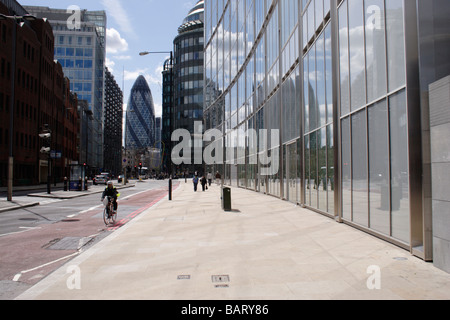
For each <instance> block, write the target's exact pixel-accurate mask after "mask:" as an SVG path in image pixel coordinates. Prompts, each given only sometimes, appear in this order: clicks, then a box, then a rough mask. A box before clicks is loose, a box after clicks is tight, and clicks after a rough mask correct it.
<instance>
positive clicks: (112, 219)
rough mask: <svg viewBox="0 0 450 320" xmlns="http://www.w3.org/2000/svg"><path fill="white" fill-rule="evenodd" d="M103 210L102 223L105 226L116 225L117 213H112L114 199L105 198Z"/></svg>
mask: <svg viewBox="0 0 450 320" xmlns="http://www.w3.org/2000/svg"><path fill="white" fill-rule="evenodd" d="M104 205H105V209H104V210H103V221H104V222H105V225H106V226H109V225H114V224H115V223H116V218H117V212H116V211H114V198H112V197H106V198H105V200H104Z"/></svg>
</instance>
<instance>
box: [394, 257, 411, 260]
mask: <svg viewBox="0 0 450 320" xmlns="http://www.w3.org/2000/svg"><path fill="white" fill-rule="evenodd" d="M394 260H397V261H407V260H408V258H404V257H395V258H394Z"/></svg>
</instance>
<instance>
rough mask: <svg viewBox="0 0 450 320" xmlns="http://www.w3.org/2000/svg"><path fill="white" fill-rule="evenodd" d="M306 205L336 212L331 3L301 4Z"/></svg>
mask: <svg viewBox="0 0 450 320" xmlns="http://www.w3.org/2000/svg"><path fill="white" fill-rule="evenodd" d="M301 15H302V27H303V32H302V35H303V41H302V51H303V120H304V121H303V122H304V123H303V126H304V137H303V138H304V167H305V176H304V190H305V205H306V206H307V207H311V208H314V209H317V210H319V211H321V212H324V213H329V214H330V215H333V216H334V215H335V210H334V192H335V191H334V190H335V188H334V132H333V70H332V43H331V23H330V17H331V15H330V6H329V1H323V0H311V1H305V0H304V1H302V10H301Z"/></svg>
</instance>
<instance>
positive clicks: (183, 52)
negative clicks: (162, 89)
mask: <svg viewBox="0 0 450 320" xmlns="http://www.w3.org/2000/svg"><path fill="white" fill-rule="evenodd" d="M203 26H204V1H203V0H200V1H198V2H197V3H196V5H195V6H194V7H193V8H192V9H191V10H190V11H189V13H188V15H187V16H186V18H185V19H184V20H183V23H182V24H181V26H180V27H179V28H178V36H177V37H176V38H175V39H174V42H173V43H174V48H175V50H174V51H175V54H174V66H173V77H174V79H173V92H174V106H173V112H172V119H171V120H172V124H171V130H172V131H174V130H177V129H185V130H188V131H189V132H190V133H191V135H193V134H194V132H195V131H196V128H194V124H195V122H203V45H204V33H203ZM167 83H170V82H167ZM164 122H165V119H164ZM165 124H166V123H164V125H165ZM164 134H165V133H164V132H163V135H164ZM195 147H198V148H201V147H202V146H194V148H195ZM194 148H193V149H192V158H193V155H194V152H195V151H194ZM175 170H177V171H178V172H179V173H181V172H186V171H189V172H191V173H193V172H195V171H200V172H201V171H203V167H202V166H201V165H185V166H180V167H177V168H174V167H172V171H175Z"/></svg>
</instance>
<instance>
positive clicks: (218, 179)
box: [216, 171, 222, 185]
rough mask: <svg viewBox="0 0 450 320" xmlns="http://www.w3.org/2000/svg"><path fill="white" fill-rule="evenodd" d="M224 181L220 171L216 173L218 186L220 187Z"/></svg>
mask: <svg viewBox="0 0 450 320" xmlns="http://www.w3.org/2000/svg"><path fill="white" fill-rule="evenodd" d="M221 179H222V176H221V175H220V173H219V171H217V173H216V183H217V185H220V180H221Z"/></svg>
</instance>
